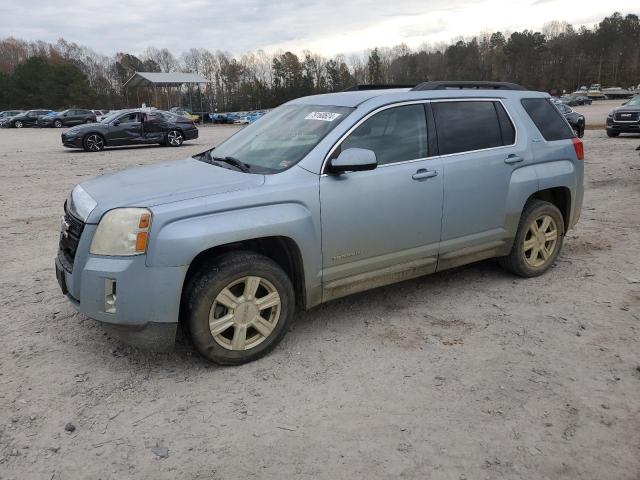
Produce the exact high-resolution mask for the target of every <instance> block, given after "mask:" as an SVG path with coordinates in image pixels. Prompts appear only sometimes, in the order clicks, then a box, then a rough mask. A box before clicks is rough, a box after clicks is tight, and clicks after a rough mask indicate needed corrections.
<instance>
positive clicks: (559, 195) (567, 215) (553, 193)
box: [522, 187, 571, 232]
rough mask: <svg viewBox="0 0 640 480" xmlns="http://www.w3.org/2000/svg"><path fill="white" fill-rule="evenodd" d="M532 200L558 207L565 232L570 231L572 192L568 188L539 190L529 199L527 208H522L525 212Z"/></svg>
mask: <svg viewBox="0 0 640 480" xmlns="http://www.w3.org/2000/svg"><path fill="white" fill-rule="evenodd" d="M531 200H543V201H545V202H549V203H551V204H553V205H555V206H556V207H558V210H560V213H561V214H562V219H563V221H564V231H565V232H566V231H567V230H568V229H569V225H570V221H571V190H570V189H569V188H568V187H552V188H546V189H544V190H538V191H537V192H535V193H533V194H532V195H531V196H530V197H529V198H528V199H527V202H526V203H525V206H524V207H523V208H522V210H523V211H524V209H525V208H526V205H527V204H528V203H529V202H530V201H531Z"/></svg>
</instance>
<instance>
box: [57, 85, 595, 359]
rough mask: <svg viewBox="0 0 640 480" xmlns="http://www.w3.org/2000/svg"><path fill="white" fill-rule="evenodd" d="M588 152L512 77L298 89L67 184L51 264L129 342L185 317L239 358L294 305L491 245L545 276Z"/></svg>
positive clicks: (272, 333)
mask: <svg viewBox="0 0 640 480" xmlns="http://www.w3.org/2000/svg"><path fill="white" fill-rule="evenodd" d="M468 86H471V87H475V88H474V89H467V88H464V87H468ZM453 88H455V89H453ZM582 159H583V149H582V142H581V140H580V139H578V138H576V137H575V136H574V133H573V131H572V129H571V127H570V126H569V125H568V124H567V122H566V120H565V119H564V118H563V117H562V115H561V114H560V112H558V110H557V109H556V108H555V107H554V106H553V105H552V104H551V102H550V100H549V95H547V94H546V93H539V92H531V91H527V90H525V89H523V88H522V87H518V86H516V85H513V84H502V83H480V84H478V83H470V84H469V83H462V84H461V83H451V82H428V83H424V84H420V85H418V86H416V87H415V88H413V89H408V88H396V89H388V90H356V91H349V92H341V93H333V94H326V95H316V96H310V97H305V98H300V99H297V100H293V101H291V102H288V103H286V104H285V105H283V106H281V107H279V108H277V109H275V110H273V111H271V112H270V113H269V115H266V116H264V117H263V118H261V119H259V120H258V121H256V122H255V123H253V124H251V125H249V126H247V127H246V128H244V129H243V130H241V131H239V132H238V133H236V134H235V135H233V136H232V137H230V138H229V139H227V140H226V141H225V142H223V143H222V144H220V145H218V146H217V147H215V148H213V149H211V150H209V151H206V152H203V153H202V154H199V155H196V156H195V157H192V158H188V159H185V160H180V161H175V162H170V163H161V164H158V165H151V166H144V167H140V168H135V169H132V170H125V171H123V172H119V173H115V174H108V175H103V176H100V177H98V178H94V179H92V180H88V181H86V182H83V183H81V184H80V185H77V186H76V187H75V188H74V189H73V191H72V192H71V194H70V196H69V199H68V200H67V202H66V203H65V206H64V217H63V220H62V233H61V235H60V248H59V252H58V256H57V259H56V275H57V278H58V281H59V283H60V286H61V288H62V291H63V292H64V293H65V294H66V295H67V297H68V298H69V300H70V301H71V303H72V304H73V305H74V306H75V308H77V309H78V310H79V311H80V312H82V313H84V314H85V315H87V316H89V317H91V318H94V319H97V320H99V321H101V322H103V323H104V324H105V325H107V326H109V327H110V330H111V331H112V332H115V334H116V335H117V336H119V337H121V338H124V339H125V340H126V341H128V342H130V343H134V344H137V345H145V344H146V345H147V346H149V345H150V346H152V347H154V348H160V347H161V346H168V345H172V344H173V342H174V339H175V334H176V328H177V326H178V323H179V322H182V324H183V325H184V326H185V327H186V328H187V330H188V332H189V333H190V335H191V337H192V339H193V342H194V344H195V346H196V348H197V349H198V350H199V352H200V353H201V354H202V355H204V356H205V357H206V358H208V359H210V360H212V361H214V362H218V363H221V364H240V363H243V362H247V361H251V360H254V359H256V358H258V357H260V356H262V355H264V354H265V353H267V352H268V351H269V350H270V349H272V348H273V347H274V346H275V345H276V344H277V343H278V341H279V340H280V339H281V338H282V337H283V335H284V334H285V332H286V331H287V330H288V329H289V324H290V323H291V321H292V320H293V318H294V310H295V309H296V308H302V309H309V308H311V307H313V306H316V305H318V304H320V303H323V302H327V301H329V300H333V299H335V298H339V297H343V296H345V295H349V294H352V293H355V292H360V291H363V290H367V289H371V288H375V287H380V286H382V285H387V284H390V283H393V282H398V281H402V280H406V279H409V278H413V277H417V276H420V275H425V274H429V273H433V272H436V271H441V270H446V269H448V268H452V267H456V266H459V265H463V264H467V263H471V262H476V261H478V260H483V259H487V258H492V257H497V258H498V259H499V262H500V263H501V265H503V266H504V267H505V268H506V269H507V270H509V271H510V272H513V273H515V274H516V275H519V276H522V277H532V276H536V275H541V274H543V273H544V272H546V271H547V270H548V269H549V268H550V267H551V265H553V263H554V262H555V260H556V257H557V256H558V254H559V252H560V249H561V246H562V242H563V239H564V235H565V232H566V231H567V230H568V229H569V228H571V227H573V226H574V225H575V224H576V222H577V221H578V217H579V215H580V210H581V206H582V196H583V187H582V185H583V162H582ZM523 288H524V286H523Z"/></svg>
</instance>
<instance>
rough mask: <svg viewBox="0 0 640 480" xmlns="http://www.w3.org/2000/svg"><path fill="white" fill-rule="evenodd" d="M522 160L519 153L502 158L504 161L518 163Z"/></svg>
mask: <svg viewBox="0 0 640 480" xmlns="http://www.w3.org/2000/svg"><path fill="white" fill-rule="evenodd" d="M523 160H524V158H522V157H521V156H520V155H514V154H513V153H512V154H511V155H509V156H508V157H507V158H505V159H504V163H508V164H512V163H520V162H522V161H523Z"/></svg>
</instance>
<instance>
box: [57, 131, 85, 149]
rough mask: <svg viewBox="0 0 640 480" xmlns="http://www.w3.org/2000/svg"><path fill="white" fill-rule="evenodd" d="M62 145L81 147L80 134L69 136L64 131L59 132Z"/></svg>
mask: <svg viewBox="0 0 640 480" xmlns="http://www.w3.org/2000/svg"><path fill="white" fill-rule="evenodd" d="M60 139H61V140H62V145H64V146H65V147H68V148H82V136H80V135H78V136H70V135H68V134H67V133H66V132H65V133H62V134H60Z"/></svg>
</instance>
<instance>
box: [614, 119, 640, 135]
mask: <svg viewBox="0 0 640 480" xmlns="http://www.w3.org/2000/svg"><path fill="white" fill-rule="evenodd" d="M607 130H611V131H613V132H620V133H640V122H616V121H613V120H612V119H610V118H607Z"/></svg>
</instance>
